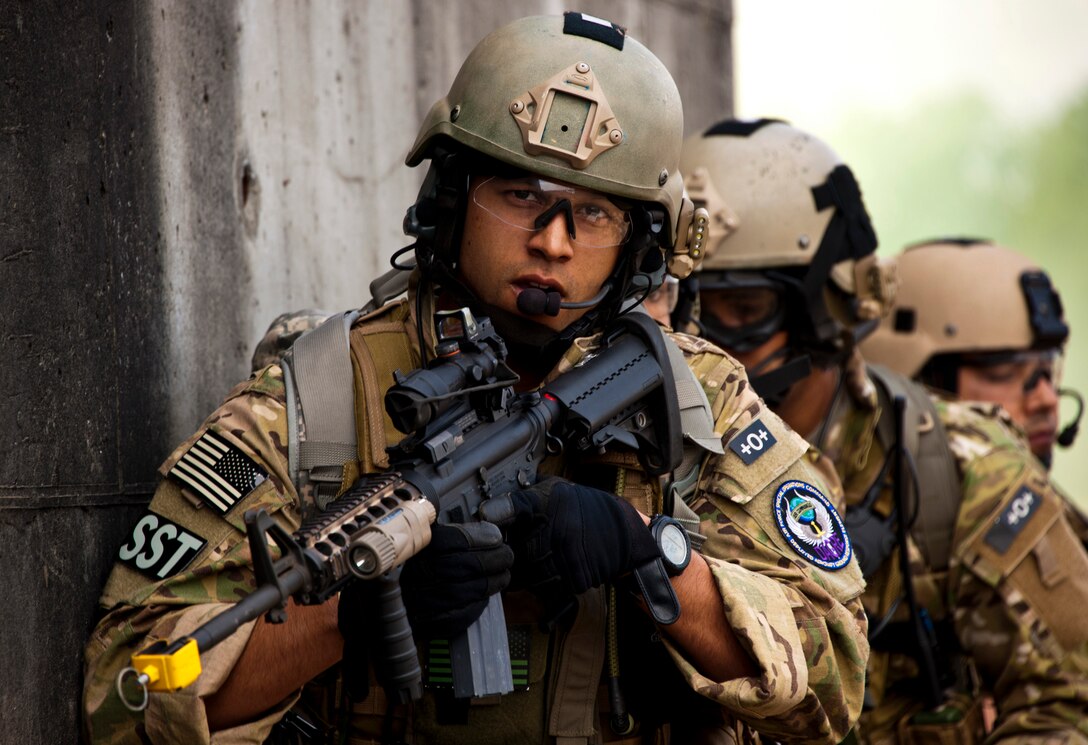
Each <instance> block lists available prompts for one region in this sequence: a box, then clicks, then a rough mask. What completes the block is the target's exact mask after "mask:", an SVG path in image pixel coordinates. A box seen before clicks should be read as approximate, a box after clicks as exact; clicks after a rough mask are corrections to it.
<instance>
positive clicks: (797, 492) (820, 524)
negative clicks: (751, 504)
mask: <svg viewBox="0 0 1088 745" xmlns="http://www.w3.org/2000/svg"><path fill="white" fill-rule="evenodd" d="M774 518H775V522H777V523H778V529H779V530H780V531H781V532H782V536H783V537H784V538H785V539H786V540H787V541H789V544H790V546H792V547H793V550H794V551H796V552H797V553H799V554H800V555H801V556H803V557H804V558H806V559H808V560H809V561H811V562H812V563H813V564H816V565H817V566H821V567H823V568H824V569H830V570H836V569H842V568H843V567H844V566H846V565H847V564H848V563H849V562H850V557H851V555H852V553H853V552H852V549H851V546H850V537H849V536H848V535H847V534H846V526H845V525H843V522H842V518H841V517H839V513H838V511H837V510H836V509H835V506H834V505H833V504H831V502H830V501H828V499H827V497H825V496H824V495H823V494H822V493H821V492H820V490H819V489H817V488H816V487H815V486H813V485H812V484H807V483H805V482H804V481H787V482H785V483H784V484H782V485H781V486H779V487H778V492H777V493H776V494H775V495H774Z"/></svg>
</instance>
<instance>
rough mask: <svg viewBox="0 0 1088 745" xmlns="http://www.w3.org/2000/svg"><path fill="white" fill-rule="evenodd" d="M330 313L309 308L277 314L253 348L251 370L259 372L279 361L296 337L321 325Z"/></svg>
mask: <svg viewBox="0 0 1088 745" xmlns="http://www.w3.org/2000/svg"><path fill="white" fill-rule="evenodd" d="M330 315H332V314H331V313H329V312H327V311H324V310H316V309H314V308H307V309H306V310H296V311H291V312H288V313H281V314H280V315H278V316H276V318H275V319H274V320H273V321H272V324H271V325H270V326H269V327H268V331H266V332H265V333H264V336H262V337H261V340H260V341H259V342H257V346H256V347H255V348H254V349H253V359H252V361H251V364H250V370H252V371H253V372H259V371H260V370H261V369H262V368H265V367H268V366H269V365H271V364H272V363H274V362H279V361H280V357H282V356H283V355H284V353H285V352H286V351H287V350H288V349H290V348H291V345H292V344H294V343H295V340H296V339H298V338H299V337H300V336H302V335H303V334H305V333H306V332H307V331H309V330H310V329H315V328H317V327H318V326H320V325H321V324H322V323H323V322H324V321H325V319H326V318H328V317H329V316H330Z"/></svg>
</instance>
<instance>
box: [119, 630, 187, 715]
mask: <svg viewBox="0 0 1088 745" xmlns="http://www.w3.org/2000/svg"><path fill="white" fill-rule="evenodd" d="M198 677H200V650H199V649H197V643H196V639H193V638H190V637H185V638H183V639H179V640H177V641H176V642H174V643H173V644H171V643H169V642H167V641H157V642H155V643H154V644H152V645H151V646H150V647H148V648H147V649H145V650H143V651H142V652H139V653H138V654H134V655H132V666H131V667H126V668H125V669H124V670H122V671H121V673H120V674H119V675H118V676H117V694H118V695H119V696H120V697H121V701H122V702H123V703H124V704H125V706H127V707H128V708H129V709H131V710H132V711H143V710H144V709H146V708H147V701H148V692H149V691H154V692H155V693H164V692H169V691H176V690H178V689H181V688H184V687H185V686H187V685H189V684H190V683H192V682H193V681H194V680H196V679H197V678H198ZM130 678H131V679H133V680H134V682H135V683H136V685H137V686H138V687H139V689H140V692H141V694H142V695H141V696H140V699H139V700H136V701H134V700H131V699H130V697H129V695H128V694H127V693H126V684H127V682H128V680H129V679H130ZM128 689H129V690H130V691H131V690H132V688H131V686H129V687H128Z"/></svg>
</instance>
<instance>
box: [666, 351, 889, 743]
mask: <svg viewBox="0 0 1088 745" xmlns="http://www.w3.org/2000/svg"><path fill="white" fill-rule="evenodd" d="M694 344H696V343H695V342H692V343H688V344H685V345H683V346H682V348H683V349H684V350H685V352H686V353H687V355H688V359H689V364H690V365H691V367H692V369H693V370H695V371H696V376H697V377H698V378H699V379H700V380H701V381H702V383H703V387H704V390H705V392H706V393H707V398H708V400H709V401H710V403H711V408H712V413H713V415H714V419H715V422H716V425H715V429H716V431H717V432H718V433H719V434H721V435H722V441H723V444H724V445H725V455H723V456H715V457H713V458H712V459H711V460H710V461H709V462H708V463H707V464H706V466H705V467H704V470H703V474H702V479H701V482H700V492H699V494H698V495H697V497H696V501H695V502H694V503H693V505H692V506H693V509H694V510H695V511H696V512H697V513H698V514H699V516H700V519H701V531H702V533H703V534H704V535H706V536H707V540H706V543H705V545H704V547H703V554H704V556H705V557H707V559H708V563H709V564H710V567H711V571H712V573H713V575H714V577H715V579H716V580H717V582H718V588H719V591H720V592H721V595H722V602H723V605H724V609H725V613H726V617H727V619H728V620H729V623H730V624H731V625H732V627H733V629H734V630H735V632H736V634H737V637H738V639H739V640H740V642H741V644H742V645H743V646H744V647H745V649H746V650H747V651H748V653H749V654H750V655H751V657H752V659H753V660H754V661H755V662H756V664H757V666H758V667H759V669H760V675H759V677H758V678H745V679H736V680H728V681H713V680H709V679H707V678H705V677H704V676H702V675H701V674H700V673H699V672H698V671H697V670H695V668H694V666H693V665H692V664H691V663H690V662H688V661H685V660H684V659H683V658H682V657H681V655H680V654H679V653H678V652H676V651H675V650H673V655H674V658H676V660H677V662H678V664H679V666H680V669H681V670H682V671H683V672H684V674H685V675H686V677H687V678H688V680H689V681H690V684H691V685H692V687H693V688H694V689H695V690H697V691H698V692H700V693H701V694H703V695H704V696H707V697H709V698H711V699H714V700H716V701H717V702H719V703H720V704H721V705H722V706H723V707H725V708H726V709H728V710H729V711H730V712H731V713H732V714H733V715H734V716H735V717H737V718H738V719H740V720H741V721H743V722H745V723H746V724H747V725H749V726H751V727H752V728H753V729H756V730H758V731H759V732H760V733H761V734H762V735H764V736H765V737H768V738H770V739H774V740H778V741H780V742H799V741H805V742H827V743H837V742H839V741H841V740H842V739H843V738H844V737H845V736H846V734H847V733H848V732H849V730H850V728H851V727H852V726H853V724H854V722H856V720H857V718H858V716H859V715H860V712H861V704H862V698H863V695H864V681H865V665H866V663H867V661H868V656H869V645H868V641H867V638H866V629H867V623H866V619H865V614H864V611H863V610H862V607H861V601H860V595H861V592H862V589H863V587H864V582H863V580H862V578H861V572H860V570H859V569H858V566H857V562H856V560H854V559H853V558H852V554H851V550H850V546H849V540H848V539H847V538H846V534H845V530H844V528H843V526H842V522H841V520H840V519H839V517H838V513H837V511H836V509H835V507H834V506H833V502H832V499H833V498H834V496H835V495H837V491H836V490H837V488H838V486H837V484H835V483H830V484H829V483H828V482H827V481H826V480H825V477H824V475H823V474H822V473H821V471H820V470H819V469H817V468H816V467H814V465H813V459H812V454H811V451H810V450H809V446H808V444H807V443H806V442H805V441H804V439H803V438H801V437H800V436H799V435H797V434H796V433H795V432H793V431H792V430H791V429H790V428H789V427H788V426H787V425H786V424H785V423H784V422H782V420H781V419H779V418H778V417H777V416H776V415H775V414H774V413H773V412H771V411H770V410H769V409H767V408H765V407H764V405H763V403H762V402H761V401H760V399H759V397H758V396H757V395H756V394H755V393H754V391H752V389H751V388H750V387H749V386H748V382H747V378H746V376H745V373H744V370H743V368H741V367H740V366H739V364H737V363H736V362H735V361H734V360H732V359H731V358H729V357H727V356H724V355H723V354H722V353H721V352H720V351H718V350H717V349H716V348H713V347H710V348H709V349H707V348H704V347H700V346H697V345H696V346H693V345H694Z"/></svg>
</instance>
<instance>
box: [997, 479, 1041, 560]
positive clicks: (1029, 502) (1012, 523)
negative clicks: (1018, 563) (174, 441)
mask: <svg viewBox="0 0 1088 745" xmlns="http://www.w3.org/2000/svg"><path fill="white" fill-rule="evenodd" d="M1042 503H1043V499H1042V497H1040V496H1039V495H1038V494H1036V493H1035V492H1033V491H1032V490H1031V489H1029V488H1028V487H1026V486H1025V487H1024V488H1023V489H1021V490H1020V493H1019V494H1017V495H1016V498H1015V499H1014V500H1012V501H1011V502H1010V503H1009V506H1008V507H1006V508H1005V511H1004V512H1002V513H1001V515H1000V516H999V517H998V518H997V519H996V520H994V526H993V527H992V528H990V530H989V532H987V533H986V543H988V544H989V545H990V547H991V548H992V549H993V550H994V551H997V552H998V553H999V554H1003V553H1005V552H1006V551H1008V550H1009V546H1011V545H1012V542H1013V541H1014V540H1016V536H1018V535H1020V531H1021V530H1023V529H1024V526H1025V525H1027V524H1028V521H1029V520H1031V518H1032V516H1033V515H1035V511H1036V510H1037V509H1039V505H1041V504H1042Z"/></svg>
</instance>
